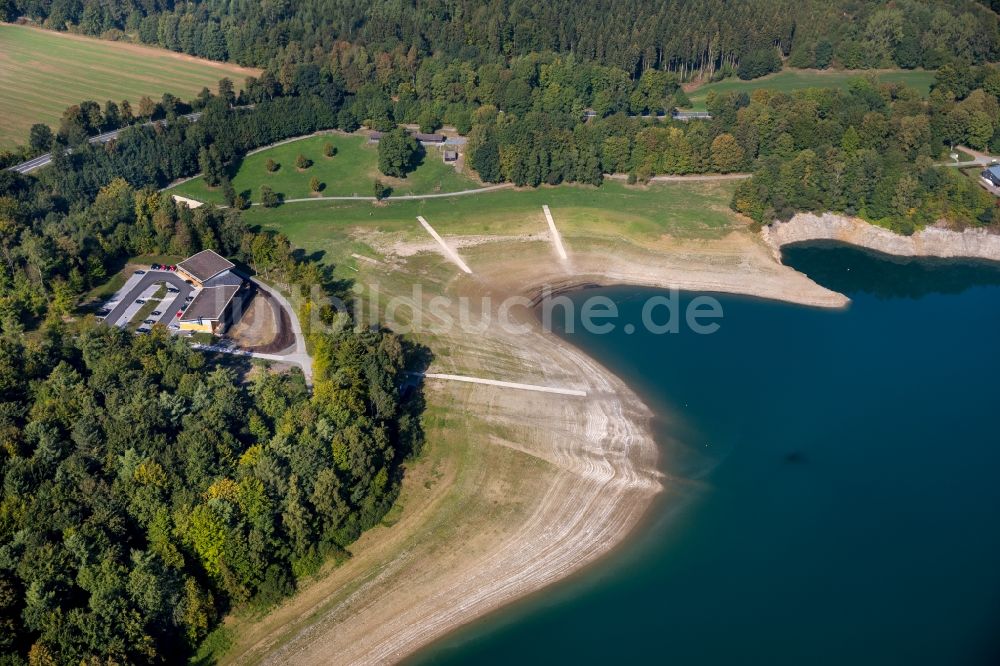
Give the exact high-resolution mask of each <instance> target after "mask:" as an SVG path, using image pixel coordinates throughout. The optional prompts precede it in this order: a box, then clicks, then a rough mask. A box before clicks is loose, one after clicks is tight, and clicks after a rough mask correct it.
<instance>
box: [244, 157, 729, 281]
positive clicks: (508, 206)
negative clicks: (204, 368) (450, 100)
mask: <svg viewBox="0 0 1000 666" xmlns="http://www.w3.org/2000/svg"><path fill="white" fill-rule="evenodd" d="M335 159H336V158H335ZM734 187H735V184H733V183H659V184H653V185H650V186H648V187H644V188H637V187H628V186H625V185H623V184H621V183H619V182H616V181H609V182H606V183H605V184H604V185H602V186H601V187H599V188H595V187H586V186H579V187H577V186H560V187H552V188H539V189H530V190H500V191H497V192H490V193H487V194H477V195H471V196H464V197H455V198H451V199H428V200H423V201H397V202H391V203H389V204H388V205H383V206H375V205H373V204H371V203H369V202H343V201H317V202H315V203H312V202H306V203H299V204H286V205H284V206H281V207H279V208H276V209H265V208H260V207H255V208H253V209H251V210H249V211H247V212H246V213H245V214H244V215H245V218H246V220H247V221H248V222H249V223H250V224H259V225H261V226H263V227H266V228H271V229H276V230H279V231H281V232H283V233H285V234H287V235H288V236H289V238H290V240H291V242H292V244H293V245H294V246H297V247H302V248H304V249H306V250H307V251H318V252H323V253H324V260H325V261H328V262H332V263H334V264H337V265H338V266H344V265H347V266H349V267H354V268H356V267H357V262H356V260H355V259H354V258H352V257H351V256H350V255H351V254H353V253H356V254H360V255H362V256H370V257H376V256H378V254H379V253H378V251H377V250H376V249H375V248H373V247H372V246H371V245H370V244H369V243H367V242H366V241H365V240H364V239H365V236H366V234H368V233H371V232H374V231H378V232H380V233H382V234H399V235H400V238H401V239H409V240H412V239H429V236H427V234H426V233H425V232H424V231H423V229H422V228H421V227H420V225H419V223H418V222H417V221H416V216H417V215H423V216H424V217H426V218H427V220H428V221H429V222H430V223H431V224H432V225H433V226H434V228H435V229H436V230H437V231H438V232H439V233H441V234H442V235H443V236H445V237H447V236H450V235H495V236H518V235H530V234H539V233H544V232H546V230H547V228H546V223H545V219H544V217H543V216H542V208H541V207H542V204H548V205H549V206H550V207H551V209H552V214H553V216H554V217H555V220H556V224H557V225H558V226H559V229H560V232H561V234H562V236H563V238H564V241H565V243H566V244H567V246H568V247H570V248H572V247H573V246H574V245H575V244H577V243H580V244H588V243H590V242H591V241H592V240H594V239H600V240H603V241H608V240H611V241H615V242H616V241H617V240H618V239H622V238H624V237H628V238H629V239H630V241H631V242H632V243H642V242H643V241H655V240H657V239H659V238H660V237H662V236H663V235H664V234H669V235H671V236H681V237H694V238H713V237H718V236H720V235H722V234H723V233H724V232H725V231H727V230H728V229H729V228H731V226H732V224H733V217H732V213H731V211H729V208H728V204H729V200H730V197H731V196H732V192H733V189H734ZM343 275H345V276H348V275H350V274H349V273H344V274H343Z"/></svg>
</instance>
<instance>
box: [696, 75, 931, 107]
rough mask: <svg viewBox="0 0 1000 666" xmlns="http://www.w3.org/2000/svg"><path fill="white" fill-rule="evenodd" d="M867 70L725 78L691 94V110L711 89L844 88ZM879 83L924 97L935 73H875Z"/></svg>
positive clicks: (703, 104) (702, 105)
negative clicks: (906, 88)
mask: <svg viewBox="0 0 1000 666" xmlns="http://www.w3.org/2000/svg"><path fill="white" fill-rule="evenodd" d="M868 73H870V72H868V71H867V70H832V69H827V70H815V69H786V70H783V71H781V72H778V73H777V74H771V75H769V76H765V77H762V78H759V79H754V80H753V81H741V80H739V79H726V80H724V81H719V82H718V83H709V84H706V85H703V86H701V87H699V88H697V89H695V90H693V91H691V92H690V93H688V97H689V98H690V99H691V104H692V108H694V109H695V110H698V111H703V110H704V109H705V97H707V96H708V93H709V92H710V91H712V90H714V91H716V92H718V93H727V92H733V91H742V90H745V91H747V92H753V91H754V90H758V89H760V88H771V89H774V90H780V91H782V92H790V91H792V90H801V89H803V88H816V87H818V88H830V87H833V88H846V87H847V83H848V82H849V81H850V80H851V79H853V78H857V77H858V76H864V75H865V74H868ZM876 74H877V75H878V78H879V80H880V81H883V82H886V83H905V84H907V85H908V86H910V87H912V88H916V89H918V90H919V91H920V92H922V93H924V94H927V91H928V90H929V89H930V85H931V83H932V82H933V81H934V72H927V71H923V70H896V71H878V72H876Z"/></svg>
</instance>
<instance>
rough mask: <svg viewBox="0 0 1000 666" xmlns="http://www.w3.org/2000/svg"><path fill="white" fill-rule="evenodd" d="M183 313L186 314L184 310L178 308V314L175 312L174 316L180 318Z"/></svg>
mask: <svg viewBox="0 0 1000 666" xmlns="http://www.w3.org/2000/svg"><path fill="white" fill-rule="evenodd" d="M182 314H184V310H178V311H177V314H175V315H174V317H177V318H180V316H181V315H182Z"/></svg>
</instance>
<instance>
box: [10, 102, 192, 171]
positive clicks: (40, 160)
mask: <svg viewBox="0 0 1000 666" xmlns="http://www.w3.org/2000/svg"><path fill="white" fill-rule="evenodd" d="M181 117H182V118H187V119H188V120H190V121H191V122H197V121H198V119H199V118H201V112H200V111H199V112H197V113H189V114H187V115H185V116H181ZM166 123H167V121H166V120H156V121H152V122H148V123H143V125H165V124H166ZM129 127H135V126H134V125H130V126H129ZM124 129H127V128H125V127H122V128H120V129H116V130H111V131H110V132H105V133H104V134H98V135H97V136H92V137H90V139H88V141H89V142H90V143H93V144H99V143H107V142H108V141H112V140H114V139H117V138H118V135H119V134H120V133H121V131H122V130H124ZM51 163H52V153H45V154H44V155H39V156H38V157H33V158H32V159H30V160H28V161H27V162H21V163H20V164H15V165H14V166H12V167H10V168H9V169H8V171H16V172H18V173H31V172H32V171H34V170H36V169H41V168H42V167H43V166H48V165H49V164H51Z"/></svg>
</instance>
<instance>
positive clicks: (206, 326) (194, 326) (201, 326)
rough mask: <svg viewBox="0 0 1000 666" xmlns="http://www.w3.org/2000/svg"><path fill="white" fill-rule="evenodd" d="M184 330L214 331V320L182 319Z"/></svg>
mask: <svg viewBox="0 0 1000 666" xmlns="http://www.w3.org/2000/svg"><path fill="white" fill-rule="evenodd" d="M181 330H182V331H198V332H201V333H214V332H215V331H214V330H213V328H212V322H210V321H205V322H197V321H182V322H181Z"/></svg>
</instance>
